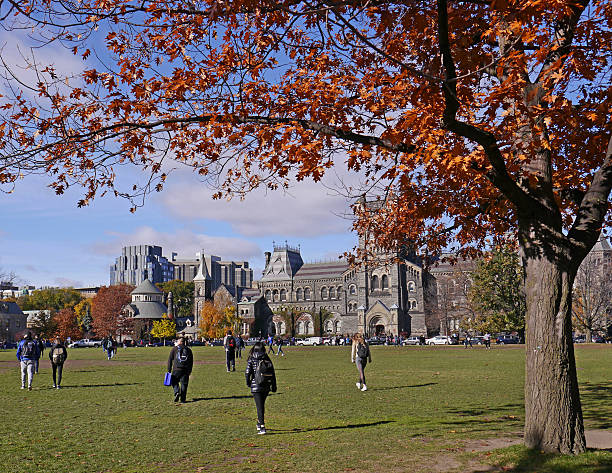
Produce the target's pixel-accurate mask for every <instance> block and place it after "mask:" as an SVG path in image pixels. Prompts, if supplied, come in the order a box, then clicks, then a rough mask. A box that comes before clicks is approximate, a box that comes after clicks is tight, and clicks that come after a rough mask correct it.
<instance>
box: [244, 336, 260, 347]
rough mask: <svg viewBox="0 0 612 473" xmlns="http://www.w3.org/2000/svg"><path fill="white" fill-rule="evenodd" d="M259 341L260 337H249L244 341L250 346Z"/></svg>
mask: <svg viewBox="0 0 612 473" xmlns="http://www.w3.org/2000/svg"><path fill="white" fill-rule="evenodd" d="M258 341H259V339H258V338H247V339H246V341H245V342H244V344H245V345H246V346H247V347H250V346H253V345H255V344H256V343H257V342H258Z"/></svg>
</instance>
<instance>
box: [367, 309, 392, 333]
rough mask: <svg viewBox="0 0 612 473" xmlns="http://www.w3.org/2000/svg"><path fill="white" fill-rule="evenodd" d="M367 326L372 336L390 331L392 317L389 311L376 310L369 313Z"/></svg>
mask: <svg viewBox="0 0 612 473" xmlns="http://www.w3.org/2000/svg"><path fill="white" fill-rule="evenodd" d="M366 326H367V330H368V334H369V335H370V336H373V335H379V334H381V335H382V334H386V333H389V332H391V326H392V321H391V317H390V315H389V314H388V313H383V312H382V311H375V312H373V313H371V314H368V317H367V323H366Z"/></svg>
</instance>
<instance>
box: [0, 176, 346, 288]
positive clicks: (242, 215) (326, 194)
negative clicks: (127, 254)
mask: <svg viewBox="0 0 612 473" xmlns="http://www.w3.org/2000/svg"><path fill="white" fill-rule="evenodd" d="M48 182H49V178H47V177H44V176H28V177H26V178H25V179H24V180H22V181H20V182H18V183H17V186H16V188H15V191H14V192H13V193H11V194H6V193H2V194H0V215H2V222H1V224H0V243H1V246H2V251H1V252H0V268H1V270H2V271H3V272H11V271H12V272H14V273H15V274H16V276H17V277H18V278H19V279H20V280H21V282H22V283H28V284H31V285H34V286H36V287H43V286H73V287H88V286H99V285H108V284H109V267H110V265H111V264H112V263H113V262H114V260H115V258H116V257H118V256H119V255H120V254H121V248H122V247H124V246H127V245H145V244H149V245H159V246H161V247H162V248H163V254H164V256H167V257H168V258H169V257H170V256H171V253H172V252H175V253H178V258H180V259H187V258H193V257H195V253H196V252H198V251H201V250H204V251H205V252H206V253H208V254H214V255H217V256H220V257H221V258H222V259H224V260H239V261H244V260H246V261H249V263H250V264H251V267H253V269H254V278H255V279H259V278H260V277H261V271H262V270H263V264H264V255H263V253H264V252H265V251H271V250H272V245H273V242H276V243H277V244H284V242H285V241H287V243H288V244H290V245H291V246H297V245H300V247H301V253H302V258H303V259H304V261H306V262H308V261H321V260H330V259H337V258H338V256H339V255H340V254H342V253H343V252H344V251H347V250H350V249H351V248H352V247H353V246H355V244H356V242H357V237H356V235H355V234H354V233H352V232H351V231H350V227H351V221H350V220H349V219H347V218H346V216H344V217H343V216H341V215H342V214H346V212H348V211H349V204H348V202H347V200H346V199H345V198H344V197H340V196H338V195H334V194H335V193H334V192H330V191H329V190H328V189H327V188H325V187H324V186H322V185H321V184H315V183H312V182H303V183H299V184H297V185H296V186H295V187H293V188H291V189H290V190H289V192H288V193H285V192H282V191H275V192H268V193H266V192H264V191H263V190H261V191H260V190H257V191H255V192H253V193H252V194H250V195H248V196H247V198H246V199H245V200H244V201H240V200H239V199H232V200H231V201H227V200H220V201H213V200H212V198H211V195H212V191H211V189H210V188H208V187H206V186H205V184H203V183H201V182H199V181H198V180H197V178H196V177H195V176H194V175H192V174H191V173H190V172H187V171H181V170H179V171H177V172H175V173H174V174H171V176H170V177H169V179H168V183H167V185H166V187H165V189H164V190H163V191H162V192H161V193H155V194H154V195H151V196H149V198H148V199H147V200H146V202H145V205H144V207H141V208H139V209H138V210H137V211H136V212H135V213H134V214H132V213H130V211H129V208H130V203H129V202H128V201H126V200H124V199H121V198H115V197H103V198H100V199H97V200H94V202H93V203H92V204H91V205H90V206H88V207H84V208H78V207H77V205H76V202H77V201H78V199H79V198H80V196H81V189H79V188H73V189H70V190H69V191H68V192H67V193H66V194H64V195H62V196H56V195H55V193H54V192H53V190H51V189H49V188H48V187H47V184H48ZM329 182H330V183H331V181H329Z"/></svg>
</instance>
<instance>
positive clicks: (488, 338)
mask: <svg viewBox="0 0 612 473" xmlns="http://www.w3.org/2000/svg"><path fill="white" fill-rule="evenodd" d="M483 338H484V344H485V348H488V349H489V350H490V349H491V334H490V333H488V332H487V333H485V334H484V337H483Z"/></svg>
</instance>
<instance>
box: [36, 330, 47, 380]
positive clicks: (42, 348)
mask: <svg viewBox="0 0 612 473" xmlns="http://www.w3.org/2000/svg"><path fill="white" fill-rule="evenodd" d="M34 342H35V343H36V346H37V347H38V357H37V358H36V360H34V374H38V365H39V363H40V358H41V357H42V356H43V353H44V351H45V344H44V343H43V341H42V340H41V338H40V337H39V336H38V334H36V335H34Z"/></svg>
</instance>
